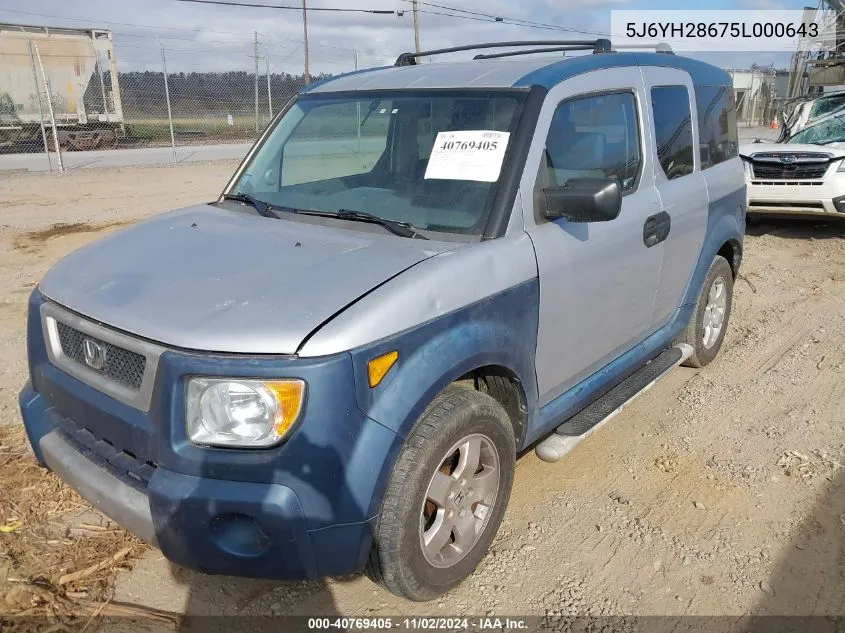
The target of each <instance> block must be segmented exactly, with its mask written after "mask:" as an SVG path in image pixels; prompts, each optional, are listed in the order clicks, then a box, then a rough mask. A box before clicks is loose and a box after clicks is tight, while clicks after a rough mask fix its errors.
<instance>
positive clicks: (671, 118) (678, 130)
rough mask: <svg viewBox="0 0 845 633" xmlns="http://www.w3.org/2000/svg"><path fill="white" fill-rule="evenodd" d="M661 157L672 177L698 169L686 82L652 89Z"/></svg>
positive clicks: (658, 149)
mask: <svg viewBox="0 0 845 633" xmlns="http://www.w3.org/2000/svg"><path fill="white" fill-rule="evenodd" d="M651 105H652V111H653V114H654V132H655V135H656V140H657V158H658V160H659V161H660V165H661V167H663V173H665V174H666V177H667V178H668V179H669V180H672V179H673V178H680V177H681V176H686V175H687V174H691V173H692V172H693V169H694V165H695V163H694V158H693V142H692V115H691V114H690V103H689V92H688V91H687V89H686V86H657V87H655V88H652V89H651Z"/></svg>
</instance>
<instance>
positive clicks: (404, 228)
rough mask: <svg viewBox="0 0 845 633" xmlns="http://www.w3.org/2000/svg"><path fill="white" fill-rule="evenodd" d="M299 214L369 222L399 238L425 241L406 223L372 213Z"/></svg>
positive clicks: (304, 210) (304, 211) (319, 212)
mask: <svg viewBox="0 0 845 633" xmlns="http://www.w3.org/2000/svg"><path fill="white" fill-rule="evenodd" d="M299 213H301V214H302V215H316V216H318V217H322V218H337V219H339V220H349V221H350V222H369V223H370V224H378V225H379V226H383V227H384V228H386V229H387V230H388V231H390V232H391V233H393V234H394V235H398V236H400V237H408V238H411V239H414V238H416V239H420V240H427V239H428V238H427V237H426V236H425V235H422V234H420V233H417V232H416V231H415V230H414V228H413V226H412V225H411V224H410V223H408V222H398V221H397V220H388V219H387V218H380V217H379V216H377V215H373V214H372V213H367V212H366V211H350V210H349V209H338V210H337V211H311V210H306V209H300V210H299Z"/></svg>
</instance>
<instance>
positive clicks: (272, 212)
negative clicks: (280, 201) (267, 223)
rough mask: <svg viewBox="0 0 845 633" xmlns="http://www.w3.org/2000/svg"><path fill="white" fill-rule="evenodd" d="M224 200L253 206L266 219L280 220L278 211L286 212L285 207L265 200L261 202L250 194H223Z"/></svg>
mask: <svg viewBox="0 0 845 633" xmlns="http://www.w3.org/2000/svg"><path fill="white" fill-rule="evenodd" d="M223 199H224V200H234V201H236V202H243V203H244V204H251V205H252V206H253V207H255V210H256V211H258V215H260V216H263V217H265V218H276V219H277V220H278V219H279V216H278V214H277V213H276V211H284V210H285V209H284V208H283V207H277V206H275V205H272V204H270V203H269V202H264V200H259V199H258V198H256V197H254V196H251V195H249V194H248V193H225V194H223Z"/></svg>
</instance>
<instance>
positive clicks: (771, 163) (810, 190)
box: [739, 114, 845, 217]
mask: <svg viewBox="0 0 845 633" xmlns="http://www.w3.org/2000/svg"><path fill="white" fill-rule="evenodd" d="M739 154H740V156H741V157H742V160H743V162H744V164H745V178H746V181H747V183H748V212H749V213H755V212H757V213H773V214H777V213H779V214H788V215H793V214H801V215H804V214H811V215H827V216H839V215H841V216H842V217H845V160H843V159H845V115H842V114H835V115H833V116H831V117H828V118H826V119H824V120H822V121H820V122H818V123H816V124H815V125H812V126H810V127H807V128H804V129H803V130H801V131H800V132H798V133H797V134H795V135H794V136H792V137H791V138H790V139H789V140H787V141H786V142H784V143H749V144H746V145H742V146H740V148H739Z"/></svg>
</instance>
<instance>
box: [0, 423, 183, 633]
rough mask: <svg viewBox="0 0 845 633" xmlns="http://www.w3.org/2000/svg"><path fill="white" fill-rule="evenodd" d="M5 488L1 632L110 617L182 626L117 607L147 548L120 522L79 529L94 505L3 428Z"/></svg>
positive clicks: (1, 480) (73, 626) (1, 501)
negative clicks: (126, 575)
mask: <svg viewBox="0 0 845 633" xmlns="http://www.w3.org/2000/svg"><path fill="white" fill-rule="evenodd" d="M0 491H2V494H0V629H4V630H15V631H29V630H35V629H38V630H44V629H45V628H47V627H46V626H44V625H45V623H48V622H49V623H50V626H52V627H54V630H57V631H60V630H70V631H76V630H79V631H82V630H85V631H92V630H95V629H96V628H97V626H98V625H99V624H101V623H102V618H103V617H108V616H118V617H130V618H141V619H146V620H152V621H155V622H157V623H159V624H169V625H175V623H176V622H177V619H176V617H175V616H173V615H172V614H167V613H162V612H156V611H150V610H147V609H140V608H137V607H133V606H132V605H118V604H115V603H112V602H111V599H112V596H113V586H114V578H115V575H116V573H117V571H118V570H119V569H120V568H122V567H126V566H128V565H131V562H132V560H133V559H135V558H137V556H139V555H140V554H141V553H142V552H143V551H144V550H145V549H146V546H145V545H144V544H143V543H141V542H140V541H139V540H138V539H136V538H135V537H133V536H131V535H130V534H129V533H127V532H126V531H124V530H123V529H121V528H119V527H118V526H116V525H107V526H105V527H102V526H85V525H81V526H75V527H71V524H70V519H72V518H73V517H74V516H78V515H79V514H81V513H83V512H85V511H87V510H89V509H90V506H89V505H88V504H87V503H86V502H85V501H84V500H83V499H81V498H80V497H79V496H78V495H77V494H76V493H74V492H73V491H72V490H71V489H70V488H68V487H67V486H65V485H64V484H62V483H61V481H60V480H59V478H58V477H56V476H55V475H54V474H53V473H51V472H49V471H47V470H46V469H44V468H41V467H40V466H39V465H38V463H37V462H36V461H35V458H34V457H33V455H32V452H31V451H30V449H29V446H28V443H27V440H26V436H25V434H24V431H23V429H22V428H21V427H18V426H0ZM9 616H11V617H9ZM22 616H29V617H22ZM3 618H6V621H5V622H3ZM4 625H5V626H4Z"/></svg>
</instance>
